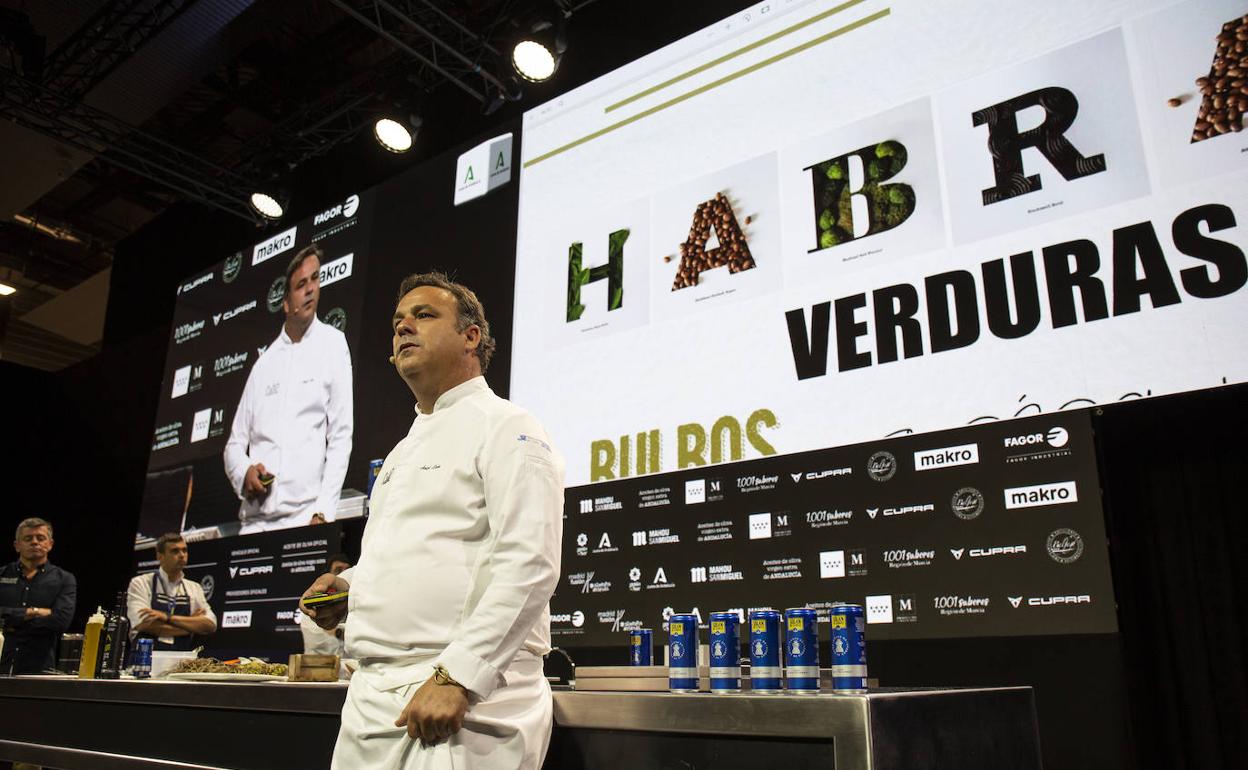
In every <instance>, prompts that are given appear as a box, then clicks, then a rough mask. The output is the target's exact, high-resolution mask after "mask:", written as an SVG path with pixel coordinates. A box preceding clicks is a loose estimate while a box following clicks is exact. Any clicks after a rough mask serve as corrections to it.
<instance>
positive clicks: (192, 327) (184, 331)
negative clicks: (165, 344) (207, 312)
mask: <svg viewBox="0 0 1248 770" xmlns="http://www.w3.org/2000/svg"><path fill="white" fill-rule="evenodd" d="M203 333H204V322H203V321H191V322H190V323H184V324H180V325H179V326H178V327H177V328H175V329H174V330H173V344H175V345H181V344H182V343H183V342H186V341H187V340H193V339H195V338H196V337H198V336H199V335H201V334H203Z"/></svg>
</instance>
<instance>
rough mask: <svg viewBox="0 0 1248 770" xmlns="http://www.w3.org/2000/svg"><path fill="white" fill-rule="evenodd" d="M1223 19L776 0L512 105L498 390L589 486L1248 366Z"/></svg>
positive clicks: (1231, 23) (1185, 5) (985, 3)
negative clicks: (505, 380) (509, 251)
mask: <svg viewBox="0 0 1248 770" xmlns="http://www.w3.org/2000/svg"><path fill="white" fill-rule="evenodd" d="M1244 12H1245V7H1244V4H1243V3H1242V2H1241V1H1238V0H1237V1H1235V2H1231V1H1229V0H1190V1H1189V2H1182V3H1178V4H1174V3H1172V2H1171V0H1130V2H1128V0H1107V1H1106V2H1097V3H1092V4H1089V3H1086V2H1077V1H1076V0H1052V1H1051V2H1045V3H1035V2H1030V1H1027V0H967V1H966V2H959V3H931V2H924V1H923V0H850V2H840V0H784V1H783V2H777V1H776V0H769V1H768V2H762V3H759V4H757V5H755V6H753V7H751V8H749V9H746V10H744V11H742V12H740V13H738V14H736V15H735V16H733V17H731V18H728V19H725V20H724V21H723V22H722V23H720V24H717V25H715V26H713V27H708V28H707V29H704V30H702V31H700V32H698V33H696V34H693V35H690V36H689V37H687V38H685V39H682V40H680V41H677V42H675V43H673V44H671V45H670V46H668V47H666V48H663V49H661V50H659V51H657V52H655V53H654V54H651V55H649V56H647V57H645V58H643V59H641V60H638V61H636V62H634V63H632V64H630V65H628V66H626V67H624V68H622V69H620V70H617V71H615V72H613V73H610V74H608V75H605V76H603V77H602V78H599V79H598V80H595V81H593V82H591V83H589V84H586V85H584V86H582V87H580V88H578V89H576V90H574V91H572V92H569V93H568V94H565V95H563V96H562V97H560V98H559V99H557V100H556V101H553V102H550V103H548V104H546V105H543V106H541V107H539V108H536V109H534V110H531V111H529V112H527V113H526V114H525V116H524V137H523V139H524V140H523V146H522V150H521V160H520V166H521V179H520V183H521V192H520V208H519V231H518V232H519V236H518V245H517V263H516V287H515V289H516V291H515V296H516V303H515V317H514V332H515V339H514V346H515V347H514V350H515V353H514V356H513V362H514V363H513V369H512V387H511V395H512V398H513V399H515V400H516V401H517V402H518V403H520V404H521V405H523V406H525V407H527V408H529V409H530V410H532V411H533V412H534V413H535V414H536V415H537V417H538V418H539V419H541V421H542V422H543V423H544V424H545V425H546V427H547V428H548V429H549V430H550V432H551V434H552V435H553V437H554V439H555V442H556V443H557V445H558V446H559V447H560V448H561V449H562V450H563V451H564V453H565V454H566V455H567V458H568V483H569V484H572V485H581V484H586V483H591V482H607V481H610V480H612V479H618V478H622V477H625V476H635V475H639V474H653V473H659V472H667V471H676V470H680V469H683V468H689V467H694V466H698V465H701V464H703V463H706V462H710V463H717V462H727V461H740V460H749V459H751V458H758V457H766V456H769V455H783V454H789V453H795V452H803V451H808V450H813V449H819V448H822V447H828V446H838V445H845V444H849V443H853V442H860V441H868V440H871V439H874V438H879V437H882V436H888V435H892V434H894V433H898V432H904V431H931V430H941V429H945V428H949V427H953V426H957V425H967V424H972V423H974V422H976V421H981V420H984V419H1007V418H1010V417H1019V416H1027V415H1032V414H1038V413H1048V412H1058V411H1061V410H1063V409H1070V408H1078V407H1083V406H1089V405H1093V404H1099V403H1108V402H1113V401H1118V400H1122V399H1129V398H1139V397H1145V396H1149V395H1159V394H1165V393H1177V392H1182V391H1187V390H1193V389H1199V388H1210V387H1217V386H1220V385H1224V384H1228V383H1237V382H1243V381H1245V380H1248V346H1245V345H1244V344H1243V338H1242V337H1243V335H1242V330H1243V329H1245V328H1248V302H1245V289H1244V287H1245V284H1246V282H1248V262H1246V261H1245V257H1244V249H1245V247H1246V246H1248V235H1246V230H1245V227H1246V226H1248V225H1246V224H1245V222H1246V221H1248V184H1246V183H1245V182H1246V181H1248V179H1246V171H1248V131H1243V130H1240V129H1241V128H1242V124H1243V116H1242V114H1241V112H1242V111H1241V109H1240V108H1241V107H1242V106H1243V101H1242V100H1243V97H1242V95H1241V94H1240V93H1239V91H1238V90H1236V89H1239V88H1240V85H1242V82H1241V81H1242V78H1238V76H1236V75H1234V74H1233V72H1232V70H1234V72H1238V71H1239V70H1238V69H1235V67H1236V66H1237V65H1236V63H1235V61H1234V57H1235V56H1239V54H1235V55H1234V56H1231V57H1229V58H1228V55H1227V54H1228V50H1229V49H1228V46H1230V47H1233V46H1234V45H1235V44H1236V40H1237V38H1236V35H1239V36H1240V37H1242V30H1243V29H1245V27H1246V26H1248V22H1245V21H1244V20H1243V17H1244ZM1228 41H1229V42H1228ZM1198 79H1200V83H1199V84H1198V82H1197V80H1198ZM1232 91H1234V93H1232ZM721 430H734V431H735V430H741V431H743V433H744V435H746V436H747V437H748V440H745V441H741V442H736V443H733V444H731V445H725V446H722V447H721V449H722V451H721V452H719V453H718V454H717V452H716V446H717V444H716V443H715V442H713V441H706V440H704V438H705V437H707V436H714V435H716V434H717V433H718V432H720V431H721ZM643 444H644V449H645V451H639V449H640V445H643Z"/></svg>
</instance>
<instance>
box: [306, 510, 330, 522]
mask: <svg viewBox="0 0 1248 770" xmlns="http://www.w3.org/2000/svg"><path fill="white" fill-rule="evenodd" d="M327 523H328V522H327V521H326V520H325V514H323V513H321V512H319V511H318V512H316V513H314V514H312V518H311V519H309V520H308V524H309V525H312V524H327Z"/></svg>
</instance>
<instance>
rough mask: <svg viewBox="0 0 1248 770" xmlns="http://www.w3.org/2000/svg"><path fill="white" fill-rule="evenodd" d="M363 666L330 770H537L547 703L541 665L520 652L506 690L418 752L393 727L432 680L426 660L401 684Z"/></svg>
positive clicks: (416, 743) (546, 736)
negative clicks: (455, 730) (416, 673)
mask: <svg viewBox="0 0 1248 770" xmlns="http://www.w3.org/2000/svg"><path fill="white" fill-rule="evenodd" d="M370 669H374V667H373V666H370V665H365V666H362V667H361V668H360V670H359V671H357V672H356V673H355V675H354V676H353V677H352V678H351V685H350V687H349V688H348V689H347V701H346V703H345V704H344V705H343V708H342V728H341V729H340V730H339V731H338V743H337V744H336V745H335V746H334V761H333V764H332V766H331V767H332V770H538V768H540V767H541V766H542V762H543V760H544V759H545V757H546V749H547V748H548V747H549V745H550V729H551V722H552V708H553V706H552V701H551V695H550V684H549V683H547V681H546V676H545V673H544V672H543V670H542V659H541V658H539V657H537V656H535V655H532V654H530V653H526V652H523V651H522V652H520V653H519V654H518V655H517V656H516V658H515V660H513V661H512V664H511V666H510V667H509V668H508V669H507V671H506V673H505V678H506V682H507V683H506V684H505V685H503V686H500V687H498V688H497V689H495V690H494V692H492V693H491V694H490V697H488V698H486V699H485V700H483V701H481V702H480V703H476V704H473V705H471V706H469V707H468V714H467V715H466V716H465V717H464V726H463V729H461V730H460V731H459V732H458V733H456V734H454V735H452V736H451V737H450V738H449V739H448V740H445V741H441V742H439V743H437V744H435V745H433V746H425V745H424V744H423V743H422V742H421V741H420V739H419V738H417V739H412V738H409V737H407V730H406V728H403V727H395V726H394V720H396V719H398V718H399V714H400V713H401V712H402V711H403V707H404V706H406V705H407V703H408V701H409V700H411V698H412V695H413V694H415V692H416V690H417V689H419V688H420V686H421V685H422V684H424V682H425V680H426V679H427V678H428V677H430V676H432V675H433V661H432V660H430V661H429V662H427V663H425V664H422V665H421V666H420V668H419V671H420V674H421V675H420V676H419V679H418V680H415V681H413V680H412V679H410V678H407V679H406V681H407V682H408V683H407V684H397V685H396V684H391V682H392V681H393V678H394V674H393V672H392V671H384V669H383V670H382V671H378V670H375V669H374V670H370Z"/></svg>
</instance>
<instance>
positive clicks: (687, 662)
mask: <svg viewBox="0 0 1248 770" xmlns="http://www.w3.org/2000/svg"><path fill="white" fill-rule="evenodd" d="M667 630H668V633H669V635H670V639H669V641H668V647H667V653H668V661H667V664H668V669H667V687H668V689H669V690H671V691H672V692H697V691H698V616H697V615H685V614H681V615H672V616H671V617H670V618H668V620H667Z"/></svg>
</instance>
